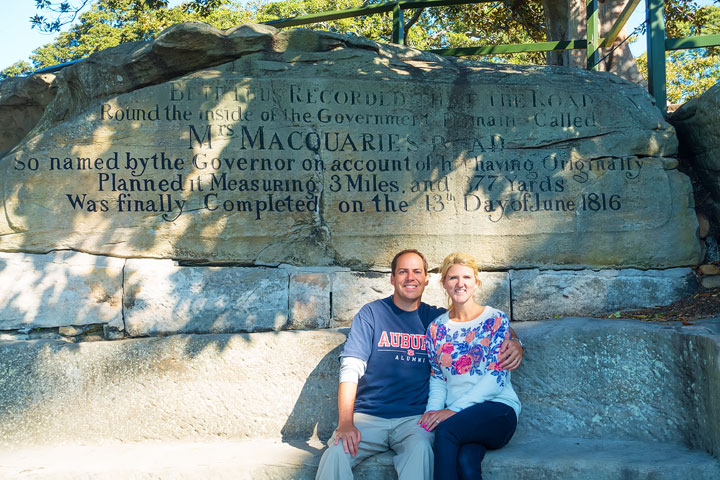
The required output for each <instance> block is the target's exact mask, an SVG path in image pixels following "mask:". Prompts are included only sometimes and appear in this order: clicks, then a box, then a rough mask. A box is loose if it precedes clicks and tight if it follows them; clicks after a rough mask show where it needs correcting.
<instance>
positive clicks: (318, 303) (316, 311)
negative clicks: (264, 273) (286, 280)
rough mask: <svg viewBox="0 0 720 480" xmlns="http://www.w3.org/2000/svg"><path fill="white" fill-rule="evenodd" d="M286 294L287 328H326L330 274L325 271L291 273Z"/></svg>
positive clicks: (328, 314)
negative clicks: (288, 305)
mask: <svg viewBox="0 0 720 480" xmlns="http://www.w3.org/2000/svg"><path fill="white" fill-rule="evenodd" d="M288 296H289V300H290V320H289V323H288V328H290V329H305V328H327V326H328V325H329V324H330V276H329V275H328V274H327V273H319V272H298V273H291V274H290V287H289V290H288Z"/></svg>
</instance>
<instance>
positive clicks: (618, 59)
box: [542, 0, 646, 85]
mask: <svg viewBox="0 0 720 480" xmlns="http://www.w3.org/2000/svg"><path fill="white" fill-rule="evenodd" d="M628 2H629V0H599V1H598V3H599V5H598V15H599V18H600V36H601V37H602V36H604V35H606V34H607V33H608V32H609V31H610V29H611V28H612V26H613V24H614V23H615V21H616V20H617V18H618V16H620V13H621V12H622V11H623V8H625V5H626V4H627V3H628ZM542 3H543V10H544V12H545V23H546V31H547V38H548V41H559V40H580V39H583V38H586V16H587V14H586V7H587V0H542ZM625 38H627V31H626V29H625V28H623V30H622V31H621V32H620V35H618V37H617V39H616V40H615V43H614V44H613V47H611V48H605V49H601V50H600V58H603V57H604V56H605V55H607V57H606V58H605V59H603V60H602V61H601V62H600V70H602V71H606V72H612V73H614V74H616V75H618V76H620V77H622V78H624V79H626V80H630V81H631V82H635V83H640V84H642V85H645V84H646V83H645V80H644V79H643V77H642V75H641V74H640V70H638V67H637V64H636V63H635V59H633V56H632V54H631V53H630V48H629V47H628V44H627V43H623V44H622V45H621V46H620V47H618V48H615V47H617V46H618V45H620V44H621V43H622V42H623V40H625ZM613 48H615V49H614V50H612V49H613ZM611 50H612V53H611ZM608 54H609V55H608ZM547 61H548V65H564V66H574V67H580V68H585V67H586V64H587V58H586V54H585V51H584V50H567V51H564V52H549V53H548V55H547Z"/></svg>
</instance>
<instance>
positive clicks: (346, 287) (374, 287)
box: [331, 272, 393, 327]
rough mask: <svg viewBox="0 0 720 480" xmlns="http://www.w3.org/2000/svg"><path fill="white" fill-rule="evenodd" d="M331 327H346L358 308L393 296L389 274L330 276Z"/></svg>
mask: <svg viewBox="0 0 720 480" xmlns="http://www.w3.org/2000/svg"><path fill="white" fill-rule="evenodd" d="M332 292H333V298H332V325H331V326H334V327H338V326H345V327H348V326H350V324H351V323H352V319H353V317H354V316H355V314H356V313H357V311H358V310H360V308H361V307H362V306H363V305H365V304H366V303H368V302H371V301H373V300H376V299H378V298H385V297H388V296H390V295H392V294H393V286H392V285H391V284H390V273H389V272H387V273H385V272H334V273H333V275H332Z"/></svg>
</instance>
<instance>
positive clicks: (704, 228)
mask: <svg viewBox="0 0 720 480" xmlns="http://www.w3.org/2000/svg"><path fill="white" fill-rule="evenodd" d="M697 218H698V237H700V238H706V237H707V236H708V234H709V233H710V220H708V218H707V216H705V215H704V214H702V213H698V216H697Z"/></svg>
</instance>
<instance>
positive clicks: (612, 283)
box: [510, 268, 697, 320]
mask: <svg viewBox="0 0 720 480" xmlns="http://www.w3.org/2000/svg"><path fill="white" fill-rule="evenodd" d="M510 282H511V285H512V302H513V308H512V311H513V319H514V320H548V319H552V318H558V317H566V316H596V315H600V316H603V315H607V314H608V313H612V312H614V311H616V310H627V309H631V308H643V307H653V306H657V305H667V304H669V303H671V302H673V301H675V300H678V299H680V298H682V297H684V296H687V295H688V294H690V293H692V292H694V291H695V289H696V288H697V281H696V280H695V276H694V275H693V273H692V270H690V269H688V268H673V269H669V270H663V271H640V270H632V269H629V270H614V271H613V270H604V271H600V272H595V271H540V270H514V271H512V272H511V273H510Z"/></svg>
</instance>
